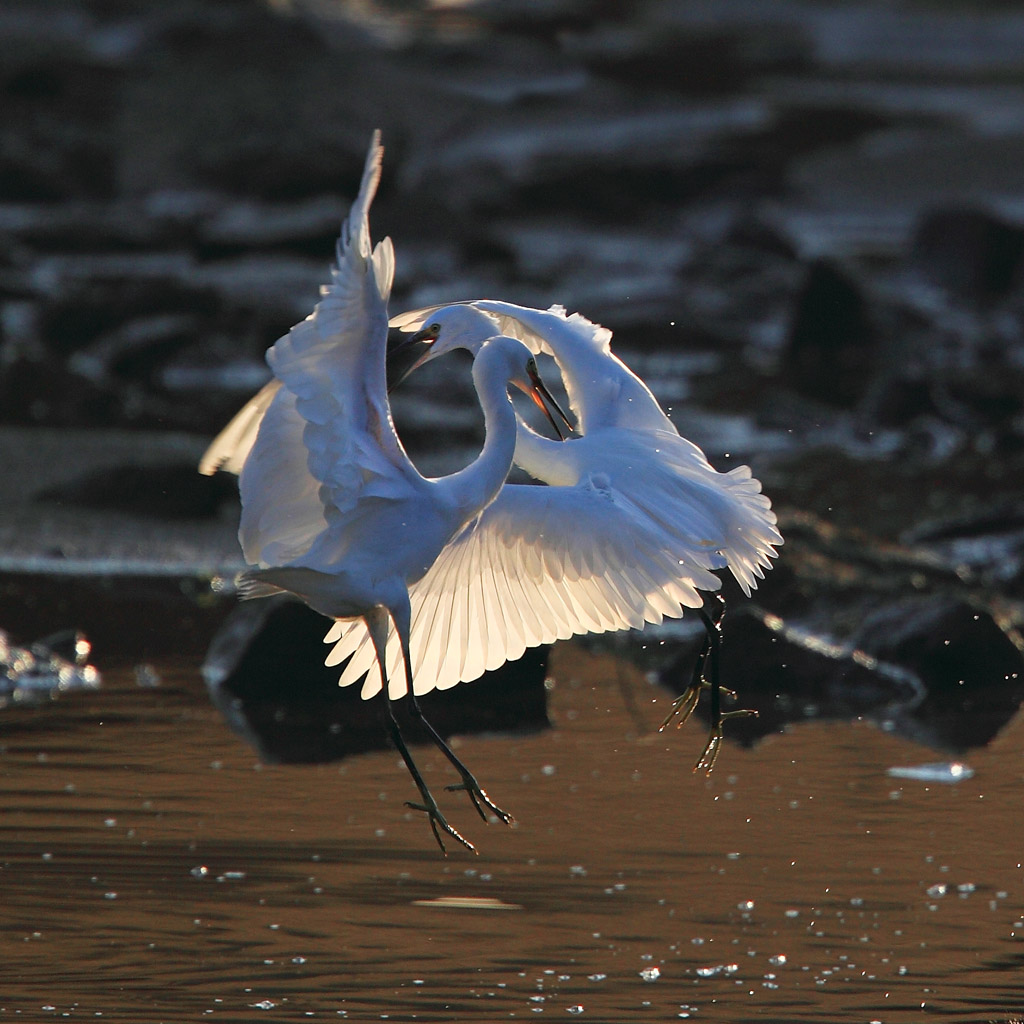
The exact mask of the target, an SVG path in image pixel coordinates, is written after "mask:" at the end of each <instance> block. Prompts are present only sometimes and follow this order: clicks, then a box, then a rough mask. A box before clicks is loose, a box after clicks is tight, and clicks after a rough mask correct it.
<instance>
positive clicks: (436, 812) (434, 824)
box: [405, 800, 477, 857]
mask: <svg viewBox="0 0 1024 1024" xmlns="http://www.w3.org/2000/svg"><path fill="white" fill-rule="evenodd" d="M405 806H406V807H410V808H412V810H414V811H422V812H423V813H424V814H425V815H426V816H427V820H428V821H429V822H430V831H431V832H433V833H434V838H435V839H436V840H437V845H438V846H440V847H441V852H442V853H443V854H444V855H445V856H446V857H447V856H448V849H447V847H445V845H444V840H443V839H442V838H441V832H446V833H447V834H448V835H449V836H451V837H452V839H454V840H456V842H459V843H462V845H463V846H464V847H465V848H466V849H467V850H469V852H470V853H476V852H477V849H476V847H475V846H474V845H473V844H472V843H471V842H470V841H469V840H468V839H467V838H466V837H465V836H464V835H462V833H461V832H459V831H458V830H457V829H454V828H452V826H451V825H449V824H448V821H447V819H446V818H445V816H444V815H443V814H442V813H441V809H440V808H439V807H438V806H437V804H436V803H434V802H433V800H431V802H430V803H429V804H416V803H413V802H412V801H411V800H406V802H405ZM438 827H440V830H441V831H438Z"/></svg>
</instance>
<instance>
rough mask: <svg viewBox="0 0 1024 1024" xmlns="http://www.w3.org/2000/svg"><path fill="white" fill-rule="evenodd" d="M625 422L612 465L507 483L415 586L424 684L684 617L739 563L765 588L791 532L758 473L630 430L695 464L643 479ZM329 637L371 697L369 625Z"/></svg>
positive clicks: (374, 675) (418, 669) (420, 683)
mask: <svg viewBox="0 0 1024 1024" xmlns="http://www.w3.org/2000/svg"><path fill="white" fill-rule="evenodd" d="M616 433H617V434H619V435H620V448H619V449H618V450H616V451H606V452H605V464H606V465H607V466H608V469H609V472H608V473H605V472H592V473H589V474H588V475H587V476H586V477H585V478H584V479H581V481H580V483H579V484H577V485H576V486H572V487H542V486H537V487H532V486H512V485H506V486H505V487H504V488H503V489H502V491H501V493H500V494H499V496H498V497H497V498H496V499H495V501H494V502H493V503H492V504H491V505H490V506H489V507H488V508H487V509H485V510H484V511H483V512H482V513H481V514H480V515H479V516H478V517H477V518H476V519H475V520H474V521H473V522H471V523H470V524H469V525H467V526H466V527H465V528H464V529H463V531H462V532H461V533H460V534H459V535H458V536H457V537H456V538H455V539H454V540H452V541H451V542H450V543H449V544H448V546H447V547H446V548H445V549H444V550H443V551H442V552H441V555H440V556H439V558H438V559H437V561H436V562H435V563H434V565H433V567H432V568H431V569H430V570H429V571H428V572H427V574H426V575H425V576H424V577H423V578H422V579H421V580H419V581H418V582H417V583H415V584H414V585H413V586H412V587H410V600H411V602H412V613H413V619H412V630H411V639H410V648H411V652H412V662H413V679H414V680H415V683H414V685H415V689H416V692H417V693H426V692H428V691H429V690H432V689H434V688H438V689H446V688H448V687H451V686H454V685H455V684H456V683H459V682H465V681H469V680H472V679H476V678H477V677H478V676H480V675H481V674H482V673H483V672H484V671H485V670H488V669H493V668H496V667H498V666H499V665H501V664H503V663H504V662H505V661H508V660H514V659H515V658H518V657H519V656H520V655H521V654H522V653H523V651H524V650H525V649H526V648H527V647H534V646H537V645H538V644H544V643H551V642H553V641H554V640H557V639H565V638H567V637H569V636H572V635H573V634H574V633H586V632H594V633H600V632H605V631H608V630H617V629H628V628H631V627H641V626H643V625H644V623H645V622H655V623H656V622H660V621H661V620H662V619H663V618H664V617H678V616H680V615H682V614H683V609H684V608H686V607H691V608H695V607H700V605H701V603H702V599H701V596H700V594H698V592H697V591H698V589H699V590H704V591H709V590H716V589H718V587H719V580H718V578H717V577H716V576H714V575H713V574H712V572H711V570H712V569H717V568H722V567H724V566H725V565H726V564H728V565H729V566H730V568H731V569H732V570H733V572H734V574H735V575H736V577H737V579H738V580H740V582H741V584H743V585H744V586H745V589H749V587H751V586H756V581H757V579H758V578H760V577H761V576H762V575H763V568H764V567H766V566H767V565H768V564H769V558H770V557H771V556H773V555H774V554H775V551H774V549H773V547H772V544H773V543H779V542H780V541H781V538H780V537H779V534H778V531H777V530H775V528H774V525H773V524H774V521H775V517H774V515H773V514H772V513H771V512H770V510H769V509H768V499H767V498H765V497H764V496H763V495H762V494H761V493H760V485H759V484H758V483H757V481H756V480H754V479H753V478H752V477H751V476H750V472H749V470H747V469H746V467H741V468H740V469H738V470H734V471H733V472H732V473H728V474H719V473H716V472H715V470H713V469H712V468H711V467H710V466H708V465H707V462H706V460H705V459H704V457H703V455H701V453H700V450H699V449H697V448H696V447H695V446H693V445H691V444H690V443H689V442H687V441H685V440H683V439H682V438H680V437H679V436H678V435H674V434H667V433H662V434H661V435H660V436H659V437H658V438H653V439H652V438H651V437H649V436H648V437H637V438H631V439H629V441H631V442H635V443H636V444H637V445H638V446H640V448H638V450H642V448H643V447H644V446H650V445H651V444H652V443H659V444H661V445H662V446H663V447H671V446H672V443H673V442H676V443H678V444H679V445H680V446H682V447H680V448H679V449H678V450H676V451H675V452H674V456H673V458H672V461H674V462H675V463H677V464H679V465H680V466H682V467H683V472H680V471H679V469H678V468H677V469H676V471H674V472H670V471H669V470H668V469H665V471H664V472H661V473H652V474H644V475H639V474H638V475H637V476H636V477H631V476H630V474H629V459H630V452H629V450H628V449H629V445H628V444H627V443H626V442H625V441H623V440H622V435H624V434H625V433H626V432H623V431H617V432H616ZM582 440H584V439H581V441H582ZM599 441H600V439H599V438H595V440H594V443H599ZM578 443H580V442H578V441H573V442H566V444H573V445H574V444H578ZM622 478H625V481H624V482H620V481H622ZM626 484H628V486H626ZM666 488H667V489H668V490H670V491H671V492H672V500H668V495H667V493H666ZM325 641H326V642H328V643H332V642H333V643H335V647H334V649H333V650H332V651H331V653H330V654H329V656H328V658H327V664H328V665H333V664H340V663H341V662H342V661H343V660H344V659H345V658H347V657H348V656H349V655H352V659H351V661H350V662H349V663H348V665H347V666H346V667H345V669H344V671H343V673H342V676H341V680H340V682H341V684H342V685H348V684H350V683H353V682H355V681H356V680H357V679H359V678H360V677H361V676H362V675H363V673H367V676H366V681H365V682H364V684H363V690H362V695H363V697H364V698H368V697H371V696H373V695H374V694H375V693H377V692H379V690H380V685H381V683H380V674H379V671H378V669H377V667H376V664H375V660H374V653H373V649H372V646H371V645H370V644H369V642H368V637H367V635H366V631H365V628H364V627H363V626H362V624H361V623H354V624H353V623H348V622H342V623H337V624H335V626H334V627H333V628H332V629H331V631H330V632H329V633H328V634H327V637H326V638H325ZM400 657H401V655H400V650H399V647H398V643H397V640H396V638H395V637H394V636H392V637H391V638H390V640H389V645H388V676H389V679H390V680H391V685H392V687H393V692H392V696H393V697H397V696H401V694H402V693H404V683H403V680H402V675H401V672H400V671H399V669H400V666H401V661H400Z"/></svg>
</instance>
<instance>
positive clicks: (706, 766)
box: [693, 595, 757, 775]
mask: <svg viewBox="0 0 1024 1024" xmlns="http://www.w3.org/2000/svg"><path fill="white" fill-rule="evenodd" d="M716 597H718V608H719V610H718V614H717V615H716V616H714V617H712V616H711V615H708V613H707V612H706V611H705V610H704V609H703V608H701V609H700V617H701V620H702V621H703V623H704V629H705V630H706V632H707V636H708V651H707V660H708V662H709V663H710V667H711V672H710V674H711V679H710V681H709V683H710V685H709V686H708V689H710V690H711V731H710V733H709V734H708V742H707V744H706V745H705V747H704V750H703V751H702V752H701V755H700V757H699V758H698V759H697V763H696V764H695V765H694V766H693V770H694V771H695V772H698V771H701V770H703V771H705V772H706V773H707V774H708V775H710V774H711V770H712V768H714V767H715V762H716V761H717V760H718V753H719V751H720V750H721V747H722V739H723V734H722V727H723V725H724V723H725V721H726V719H729V718H740V717H741V716H745V715H754V716H755V717H756V715H757V712H756V711H754V710H752V709H750V708H743V709H741V710H739V711H723V710H722V698H721V694H722V689H723V687H722V685H721V683H720V682H719V667H718V663H719V655H720V653H721V648H722V618H723V617H724V615H725V602H724V601H723V600H722V598H721V597H720V596H718V595H716ZM699 692H700V691H699V690H698V693H699ZM726 692H727V693H731V691H726ZM732 696H735V694H732ZM695 703H696V702H695Z"/></svg>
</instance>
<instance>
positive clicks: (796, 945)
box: [0, 645, 1024, 1024]
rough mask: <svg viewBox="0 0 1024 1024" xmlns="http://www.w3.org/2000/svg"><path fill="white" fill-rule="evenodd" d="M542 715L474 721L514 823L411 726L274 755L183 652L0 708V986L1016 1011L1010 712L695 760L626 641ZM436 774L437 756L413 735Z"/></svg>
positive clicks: (828, 730) (209, 1011)
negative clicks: (434, 803) (410, 772)
mask: <svg viewBox="0 0 1024 1024" xmlns="http://www.w3.org/2000/svg"><path fill="white" fill-rule="evenodd" d="M552 675H553V676H554V678H555V680H556V684H555V687H554V689H553V691H552V694H551V697H552V709H553V718H554V720H555V723H556V728H555V729H554V730H552V731H550V732H547V733H545V734H543V735H538V736H532V737H528V738H510V739H509V738H497V739H473V740H469V741H466V742H465V743H464V744H462V746H461V747H460V753H461V754H462V756H464V758H465V760H466V761H467V763H468V764H469V765H470V766H471V767H472V768H473V769H474V771H475V772H476V774H477V775H478V777H479V778H480V779H481V780H482V781H484V783H485V785H487V786H488V787H489V789H490V790H491V793H492V795H493V796H494V798H495V799H496V800H497V801H498V802H499V803H500V804H502V805H503V806H505V807H508V808H511V809H512V810H513V812H514V813H515V814H516V815H517V817H518V819H519V822H520V824H519V825H518V827H517V828H515V829H514V830H507V829H505V828H502V827H499V826H498V825H496V824H492V825H489V826H485V825H484V824H483V823H482V822H481V821H479V820H478V819H477V818H476V817H475V815H474V813H473V812H472V810H471V808H470V806H469V804H468V801H466V800H465V797H464V796H463V795H461V794H451V793H449V794H444V800H443V803H444V806H445V807H446V809H447V810H448V811H449V812H450V818H451V819H452V821H453V823H454V824H456V825H457V827H460V828H463V829H464V830H465V831H466V833H467V834H468V835H469V836H470V837H471V838H472V839H473V840H474V841H476V842H477V843H478V845H479V847H480V850H481V853H480V856H479V857H472V856H471V855H469V854H467V853H465V852H464V851H460V850H454V851H452V854H451V856H450V857H449V858H448V859H447V860H443V859H442V858H441V857H440V856H439V855H438V853H437V850H436V849H435V847H434V845H433V840H432V839H431V837H430V833H429V830H428V828H427V825H426V822H425V821H424V820H422V817H421V816H420V815H417V814H415V813H413V812H410V811H408V810H407V809H406V808H405V807H404V806H403V801H404V800H406V799H410V798H412V797H413V796H414V795H415V794H414V790H413V788H412V784H411V782H410V781H409V779H408V776H407V775H406V773H405V771H404V769H403V768H401V767H400V765H399V763H398V758H397V755H394V754H391V753H381V754H371V755H365V756H360V757H357V758H352V759H350V760H349V761H348V762H346V763H343V764H341V765H328V766H322V767H287V768H283V767H262V768H260V767H259V766H257V765H256V764H255V759H254V756H253V754H252V753H251V752H250V751H249V749H248V748H246V747H245V746H243V745H242V744H241V742H240V741H239V740H237V739H236V738H235V737H234V736H233V735H232V734H231V733H230V732H229V731H228V729H227V728H226V726H225V725H224V724H223V723H222V721H221V720H220V718H219V716H218V714H217V713H216V712H215V711H214V710H213V709H212V708H211V707H210V705H209V703H208V701H207V699H206V696H205V692H204V691H203V689H202V687H201V684H200V682H199V680H198V676H197V674H196V673H195V671H194V670H192V669H191V668H190V669H189V670H187V671H186V670H183V671H181V672H174V671H172V670H165V675H164V683H163V685H162V686H161V687H160V688H157V689H153V688H148V689H147V688H140V687H138V686H137V685H136V684H135V681H134V678H130V677H129V674H128V673H125V674H124V675H123V676H122V677H120V678H119V677H117V676H116V675H115V674H113V673H108V674H107V676H106V679H105V685H104V688H103V689H102V690H101V691H99V692H98V693H91V694H77V695H70V696H68V697H66V698H64V699H62V700H61V701H59V702H57V703H55V704H52V705H49V706H47V707H44V708H40V709H16V710H13V711H9V712H6V713H5V714H4V716H3V718H2V719H0V729H2V732H0V737H2V739H0V743H2V754H0V767H2V775H0V785H2V789H3V815H2V818H0V843H2V847H0V936H2V939H0V942H2V945H3V978H4V982H3V985H2V988H0V1018H3V1019H11V1020H14V1019H22V1020H38V1019H53V1018H61V1017H72V1018H75V1019H79V1018H85V1017H89V1018H94V1017H98V1016H100V1015H102V1019H103V1020H106V1021H112V1020H113V1021H131V1022H133V1024H138V1022H140V1021H157V1020H160V1021H171V1020H180V1021H197V1020H200V1019H205V1018H206V1017H209V1018H210V1019H212V1020H220V1021H274V1020H282V1021H283V1020H287V1021H297V1020H300V1019H307V1018H315V1019H319V1020H324V1019H330V1020H335V1019H349V1020H361V1021H362V1020H384V1019H387V1020H391V1021H454V1020H458V1021H496V1020H504V1019H512V1018H515V1019H536V1018H537V1017H541V1019H551V1018H554V1019H560V1020H564V1019H567V1017H571V1018H577V1017H578V1018H580V1019H581V1020H584V1021H587V1020H590V1021H604V1022H618V1021H632V1020H651V1021H655V1020H656V1021H665V1020H675V1019H689V1018H692V1019H695V1020H698V1021H701V1020H703V1021H723V1022H730V1024H735V1022H739V1021H748V1020H757V1021H777V1022H792V1021H814V1022H821V1021H829V1022H833V1021H834V1022H845V1021H850V1022H857V1024H867V1022H869V1021H875V1020H877V1021H884V1022H887V1024H892V1022H901V1021H907V1022H909V1021H920V1020H922V1019H924V1018H926V1017H930V1016H932V1015H933V1014H938V1015H942V1016H943V1018H944V1019H946V1020H954V1021H964V1022H966V1021H987V1020H1005V1019H1007V1018H1009V1017H1011V1016H1012V1015H1013V1014H1015V1013H1020V1012H1021V1010H1022V1008H1024V981H1022V980H1021V977H1022V975H1021V968H1022V967H1024V871H1022V867H1021V864H1022V861H1024V841H1022V838H1021V837H1022V835H1024V827H1022V823H1021V822H1022V818H1021V807H1022V800H1021V782H1022V775H1024V724H1022V718H1021V716H1020V715H1018V717H1017V719H1016V720H1015V721H1014V722H1013V723H1011V725H1010V726H1009V728H1008V729H1007V730H1006V731H1005V732H1004V733H1003V734H1002V735H1001V736H1000V737H998V738H997V740H996V741H995V743H994V744H993V746H992V747H991V748H990V749H987V750H984V751H977V752H974V753H973V754H972V755H971V756H969V757H967V758H966V759H965V761H966V762H967V764H968V765H969V766H970V768H972V769H973V770H974V772H975V774H974V776H973V777H971V778H965V779H963V780H962V781H960V782H958V783H956V784H943V783H933V782H928V781H919V780H916V779H904V778H894V777H890V776H889V775H887V774H886V769H887V768H889V767H892V766H896V765H914V764H923V763H927V762H935V761H937V760H939V757H938V756H937V755H936V753H935V752H934V751H929V750H926V749H924V748H920V747H915V746H913V745H911V744H909V743H907V742H905V741H903V740H900V739H898V738H896V737H893V736H888V735H885V734H883V733H881V732H879V731H877V730H875V729H873V728H870V727H868V726H865V725H859V724H855V725H845V724H827V723H817V724H808V725H805V726H802V727H799V728H795V729H793V730H792V731H790V732H788V733H787V734H785V735H780V736H775V737H772V738H770V739H769V740H767V741H766V742H763V743H762V744H761V745H759V746H758V747H757V748H755V749H753V750H741V749H739V748H737V747H735V746H733V745H731V744H729V745H727V746H726V749H725V750H724V751H723V754H722V757H721V760H720V762H719V768H718V769H717V770H716V772H715V774H714V776H712V778H711V779H710V780H706V779H704V778H703V777H695V776H693V775H692V774H691V772H690V766H691V764H692V762H693V761H694V759H695V758H696V756H697V753H698V752H699V750H700V747H701V745H702V744H703V742H704V735H703V729H702V727H700V726H698V725H697V724H696V723H690V724H689V725H688V726H687V727H686V728H684V729H683V730H682V731H679V732H675V731H673V732H672V733H671V734H664V735H658V734H657V733H655V732H652V731H651V730H652V729H653V728H654V727H655V726H656V724H657V723H658V722H659V721H660V720H661V718H662V716H663V714H664V712H665V710H666V709H667V698H665V697H664V696H660V699H659V700H658V701H657V703H654V702H653V698H654V697H655V696H656V694H655V692H654V691H652V690H650V689H649V688H648V687H647V685H646V684H645V683H643V682H640V681H639V679H638V677H637V676H636V674H635V673H634V672H633V670H632V669H630V668H629V667H627V666H626V665H624V664H621V663H618V662H616V661H614V660H612V659H610V658H607V657H602V658H595V657H591V656H589V655H587V654H585V653H583V652H582V651H581V650H579V649H578V648H573V647H572V646H571V645H561V646H560V647H558V648H556V651H555V653H554V655H553V657H552ZM420 763H421V766H422V767H423V768H424V769H425V774H426V776H427V779H428V781H429V782H430V783H431V784H432V786H433V788H434V790H435V792H439V791H440V790H441V788H442V786H443V785H444V784H445V783H447V782H450V781H452V777H451V773H450V771H449V769H448V768H447V767H446V766H445V765H444V764H443V763H442V762H441V759H440V757H439V755H435V754H434V753H433V752H432V751H431V752H428V751H427V750H426V749H421V751H420Z"/></svg>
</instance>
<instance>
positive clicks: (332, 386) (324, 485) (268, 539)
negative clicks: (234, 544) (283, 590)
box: [239, 133, 418, 564]
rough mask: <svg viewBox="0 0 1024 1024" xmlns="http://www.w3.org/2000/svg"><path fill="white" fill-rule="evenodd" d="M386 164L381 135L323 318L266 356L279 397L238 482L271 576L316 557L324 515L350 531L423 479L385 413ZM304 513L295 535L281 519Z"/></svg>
mask: <svg viewBox="0 0 1024 1024" xmlns="http://www.w3.org/2000/svg"><path fill="white" fill-rule="evenodd" d="M382 153H383V150H382V148H381V145H380V136H379V133H375V134H374V137H373V141H372V143H371V145H370V151H369V154H368V155H367V159H366V166H365V169H364V172H363V179H362V185H361V187H360V190H359V195H358V197H357V198H356V201H355V203H354V204H353V206H352V210H351V212H350V214H349V217H348V220H347V221H346V222H345V224H344V225H343V227H342V231H341V237H340V239H339V241H338V249H337V267H336V268H335V269H334V270H333V271H332V279H331V283H330V284H329V285H326V286H324V287H323V288H322V289H321V298H320V301H319V302H318V303H317V305H316V308H315V309H314V310H313V312H312V313H311V314H310V315H309V316H308V317H307V318H306V319H305V320H303V321H302V323H300V324H297V325H296V326H295V327H293V328H292V329H291V330H290V331H289V332H288V334H286V335H285V336H284V337H283V338H281V339H280V340H279V341H278V342H276V343H275V344H274V345H273V347H272V348H271V349H270V351H269V352H268V353H267V362H268V363H269V364H270V368H271V369H272V370H273V372H274V376H275V378H276V379H277V381H279V382H280V387H279V390H278V392H277V394H276V396H274V397H273V400H272V403H271V404H270V407H269V409H268V411H267V412H266V413H265V415H264V416H263V419H262V422H261V424H260V426H259V430H258V433H257V436H256V441H255V444H254V445H253V447H252V451H251V453H250V455H249V457H248V459H247V460H246V461H245V464H244V467H243V470H242V474H241V481H240V489H241V495H242V530H241V535H242V537H243V544H246V539H248V544H247V550H248V551H258V552H260V553H261V555H262V557H261V558H260V559H259V562H260V563H268V562H270V563H271V564H273V563H272V562H271V559H270V558H269V557H268V555H269V554H271V553H273V554H274V556H275V560H276V558H277V556H278V554H279V553H282V552H285V551H287V552H290V553H291V557H297V555H296V554H295V552H296V551H299V552H300V553H301V552H302V548H303V543H305V547H306V548H307V549H308V546H309V543H311V542H312V539H313V538H311V537H309V536H308V533H309V531H310V530H311V529H312V523H313V522H314V521H315V519H316V514H319V515H320V517H321V519H322V520H324V521H325V522H326V523H327V525H329V526H334V525H340V524H343V523H344V522H345V519H346V516H347V515H348V514H349V513H350V512H351V511H352V510H353V509H354V508H355V507H356V505H357V504H358V502H359V500H360V499H361V498H362V497H363V496H365V495H366V494H367V493H373V494H375V495H376V496H378V497H383V498H385V499H386V498H387V497H388V495H389V494H393V493H400V492H401V490H402V486H403V483H404V482H406V481H408V480H409V479H410V478H412V477H418V474H417V473H416V470H415V468H414V467H413V466H412V463H411V462H410V461H409V459H408V457H407V456H406V454H405V451H404V449H403V448H402V446H401V443H400V442H399V440H398V437H397V435H396V434H395V431H394V426H393V424H392V422H391V416H390V410H389V406H388V401H387V385H386V375H385V354H386V347H387V320H388V317H387V300H388V296H389V295H390V292H391V285H392V281H393V279H394V250H393V248H392V246H391V241H390V239H384V240H383V241H382V242H381V243H380V244H379V245H377V247H376V248H372V246H371V242H370V229H369V208H370V204H371V202H372V201H373V197H374V194H375V192H376V190H377V183H378V182H379V180H380V172H381V156H382ZM268 387H270V386H269V385H268ZM265 390H266V389H265ZM258 397H259V396H257V398H258ZM254 412H255V414H257V415H258V412H259V410H258V409H257V410H254ZM243 427H244V424H243ZM300 431H301V433H300ZM239 433H240V434H243V435H244V433H245V430H244V429H243V430H240V431H239ZM300 447H301V451H300ZM289 453H290V454H289ZM296 462H298V465H295V463H296ZM310 481H313V482H315V486H316V496H315V504H316V506H317V508H316V509H313V510H310V509H308V508H306V504H307V499H309V490H310ZM300 485H301V486H300ZM300 499H301V501H300ZM299 504H302V506H303V508H304V509H305V511H306V512H308V515H307V516H306V519H305V520H304V521H303V526H302V528H300V529H290V528H289V527H288V526H287V522H286V521H287V520H288V518H289V517H288V516H287V515H285V514H284V512H283V511H282V509H287V508H293V509H295V508H297V507H298V505H299ZM275 531H284V534H285V535H283V536H281V537H278V536H277V535H276V534H275ZM300 537H302V538H304V539H303V540H302V542H300ZM279 540H280V541H281V543H280V544H278V543H277V542H278V541H279ZM278 564H279V563H278Z"/></svg>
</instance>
